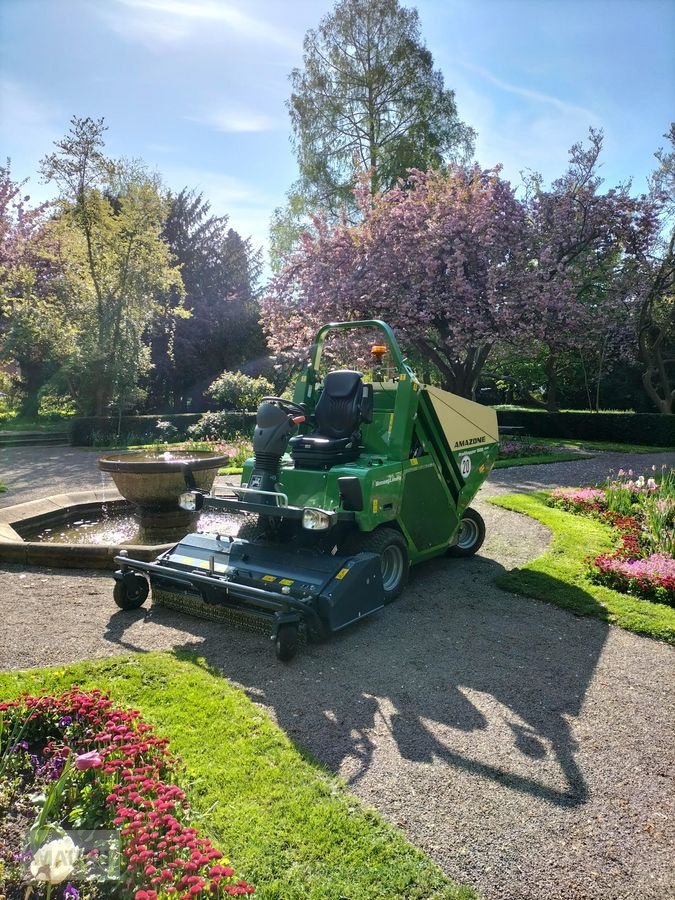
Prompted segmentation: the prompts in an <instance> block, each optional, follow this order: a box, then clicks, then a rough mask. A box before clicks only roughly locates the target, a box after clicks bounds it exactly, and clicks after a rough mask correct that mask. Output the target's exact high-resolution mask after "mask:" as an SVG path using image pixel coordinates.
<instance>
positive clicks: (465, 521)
mask: <svg viewBox="0 0 675 900" xmlns="http://www.w3.org/2000/svg"><path fill="white" fill-rule="evenodd" d="M484 540H485V522H484V521H483V517H482V516H481V514H480V513H479V512H476V510H475V509H472V508H471V507H469V508H468V509H465V510H464V512H463V513H462V518H461V520H460V523H459V533H458V535H457V543H456V544H453V546H452V547H450V548H448V553H449V554H450V556H473V555H474V554H475V553H478V551H479V550H480V548H481V547H482V546H483V541H484Z"/></svg>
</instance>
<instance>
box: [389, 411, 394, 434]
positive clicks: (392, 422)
mask: <svg viewBox="0 0 675 900" xmlns="http://www.w3.org/2000/svg"><path fill="white" fill-rule="evenodd" d="M393 427H394V414H393V413H392V414H391V415H390V416H389V431H391V429H392V428H393Z"/></svg>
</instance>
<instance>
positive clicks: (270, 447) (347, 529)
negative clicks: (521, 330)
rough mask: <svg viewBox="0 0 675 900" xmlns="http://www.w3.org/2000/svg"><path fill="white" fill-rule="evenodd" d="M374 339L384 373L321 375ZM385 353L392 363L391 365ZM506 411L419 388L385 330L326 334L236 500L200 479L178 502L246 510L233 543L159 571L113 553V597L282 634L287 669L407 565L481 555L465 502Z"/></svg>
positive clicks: (365, 610) (272, 403)
mask: <svg viewBox="0 0 675 900" xmlns="http://www.w3.org/2000/svg"><path fill="white" fill-rule="evenodd" d="M363 329H375V330H376V333H377V339H378V343H377V344H375V346H373V347H372V355H373V367H372V372H370V373H368V374H367V375H363V374H362V373H361V372H359V371H356V370H352V369H340V370H337V371H329V372H327V373H326V374H324V375H323V377H322V376H321V371H322V369H321V359H322V351H323V350H324V345H325V343H326V339H327V338H328V337H329V336H334V335H333V334H332V333H334V332H348V331H356V332H360V334H359V333H357V334H355V335H350V336H349V340H352V341H354V342H355V343H358V341H359V338H360V337H361V335H363V334H364V332H363ZM385 358H386V360H385ZM498 442H499V435H498V428H497V416H496V413H495V412H494V411H493V410H491V409H489V408H487V407H485V406H481V405H480V404H477V403H473V402H471V401H470V400H465V399H464V398H462V397H458V396H456V395H454V394H450V393H448V392H447V391H442V390H440V389H438V388H436V387H432V386H430V385H425V384H422V383H421V382H420V381H418V379H417V378H416V376H415V374H414V372H413V371H412V369H411V368H410V367H409V366H408V364H407V363H406V360H405V359H404V358H403V356H402V354H401V351H400V349H399V346H398V344H397V342H396V339H395V337H394V334H393V332H392V330H391V329H390V328H389V326H388V325H386V324H385V323H384V322H381V321H377V320H369V321H359V322H340V323H331V324H328V325H324V326H323V327H322V328H321V329H320V330H319V332H318V334H317V336H316V339H315V343H314V344H313V346H312V350H311V354H310V360H309V364H308V366H307V368H306V369H305V370H304V371H303V373H302V374H301V375H300V377H299V379H298V381H297V384H296V387H295V393H294V396H293V400H292V401H289V400H285V399H283V398H281V397H266V398H264V399H263V401H262V402H261V404H260V406H259V408H258V412H257V416H256V426H255V432H254V436H253V450H254V454H255V455H254V458H252V459H249V460H248V461H247V462H246V464H245V466H244V469H243V473H242V478H241V487H233V489H232V490H233V495H232V496H211V495H206V494H204V492H202V491H199V490H198V489H197V488H196V486H195V484H194V482H193V480H192V475H191V472H190V470H189V466H188V467H187V468H186V470H185V477H186V484H187V487H188V490H187V492H186V494H185V495H184V496H183V498H182V499H181V505H183V506H185V507H186V508H187V507H192V508H194V509H202V508H204V509H210V510H224V511H227V512H229V513H232V512H239V513H243V514H244V517H243V525H242V527H241V528H240V529H239V533H238V535H237V536H236V537H230V536H224V535H220V534H201V533H197V534H189V535H187V536H186V537H185V538H183V539H182V540H181V541H180V542H179V543H178V544H176V546H175V547H173V548H172V549H170V550H168V551H167V552H165V553H163V554H161V555H160V556H159V557H158V558H157V559H156V560H155V561H154V562H152V563H148V562H143V561H141V560H135V559H131V558H130V557H128V556H127V555H120V556H117V557H116V558H115V559H116V562H118V563H119V565H120V568H119V570H118V571H116V572H115V574H114V577H115V582H116V584H115V600H116V602H117V604H118V605H119V606H121V607H122V608H125V609H131V608H136V607H138V606H140V605H141V604H142V603H143V602H144V600H145V598H146V597H147V595H148V592H149V587H148V582H147V577H149V580H150V586H151V587H152V592H153V600H154V601H155V602H159V603H163V604H165V605H169V606H173V607H175V608H179V609H182V610H185V611H189V612H193V613H195V614H197V615H205V616H207V617H210V618H215V619H224V620H229V619H231V620H235V621H241V620H242V619H244V620H246V621H247V622H248V623H249V624H253V625H254V626H256V627H262V628H263V629H264V630H266V631H268V632H271V636H272V639H273V641H274V646H275V649H276V654H277V656H278V658H279V659H281V660H284V661H286V660H289V659H291V658H292V657H293V656H294V655H295V653H296V652H297V650H298V647H299V646H300V643H301V641H302V639H303V638H305V637H306V638H309V639H310V640H312V639H315V640H316V639H321V638H323V637H325V636H326V635H328V634H330V633H332V632H335V631H338V630H340V629H341V628H345V627H346V626H347V625H350V624H352V623H353V622H356V621H358V620H359V619H362V618H364V617H365V616H367V615H370V614H371V613H373V612H376V611H377V610H379V609H381V608H382V607H383V606H384V605H385V604H387V603H389V602H391V601H392V600H394V599H395V598H396V597H398V596H399V594H400V593H401V592H402V591H403V589H404V587H405V584H406V581H407V578H408V570H409V567H410V565H411V564H412V565H415V564H417V563H419V562H423V561H424V560H426V559H430V558H432V557H434V556H441V555H444V554H446V553H450V554H452V555H456V556H471V555H473V554H474V553H476V551H477V550H478V549H479V548H480V546H481V544H482V543H483V539H484V536H485V525H484V523H483V520H482V518H481V516H480V515H479V513H477V512H476V511H475V510H474V509H472V508H471V507H470V506H469V504H470V502H471V500H472V499H473V497H474V496H475V495H476V493H477V491H478V489H479V488H480V486H481V484H482V483H483V482H484V481H485V479H486V478H487V476H488V474H489V472H490V469H491V468H492V466H493V464H494V461H495V459H496V458H497V452H498Z"/></svg>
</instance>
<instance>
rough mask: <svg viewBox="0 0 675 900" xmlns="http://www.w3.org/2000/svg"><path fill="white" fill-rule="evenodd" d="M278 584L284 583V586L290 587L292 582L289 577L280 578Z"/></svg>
mask: <svg viewBox="0 0 675 900" xmlns="http://www.w3.org/2000/svg"><path fill="white" fill-rule="evenodd" d="M279 584H284V585H286V587H290V586H291V585H292V584H294V582H293V581H291V579H290V578H282V579H281V580H280V582H279Z"/></svg>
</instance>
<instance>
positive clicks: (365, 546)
mask: <svg viewBox="0 0 675 900" xmlns="http://www.w3.org/2000/svg"><path fill="white" fill-rule="evenodd" d="M349 550H350V552H352V553H377V554H378V556H379V557H380V563H381V566H382V587H383V588H384V602H385V603H391V602H392V601H393V600H396V598H397V597H400V595H401V594H402V593H403V589H404V588H405V586H406V584H407V583H408V571H409V569H410V560H409V559H408V544H407V542H406V539H405V538H404V537H403V535H402V534H401V532H400V531H397V530H396V529H395V528H388V527H386V526H383V527H381V528H376V529H375V531H368V532H363V533H361V534H359V535H353V536H352V538H351V540H350V541H349Z"/></svg>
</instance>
